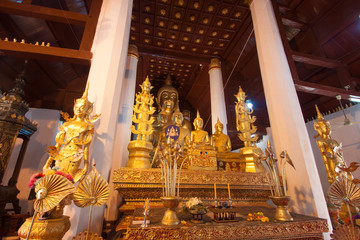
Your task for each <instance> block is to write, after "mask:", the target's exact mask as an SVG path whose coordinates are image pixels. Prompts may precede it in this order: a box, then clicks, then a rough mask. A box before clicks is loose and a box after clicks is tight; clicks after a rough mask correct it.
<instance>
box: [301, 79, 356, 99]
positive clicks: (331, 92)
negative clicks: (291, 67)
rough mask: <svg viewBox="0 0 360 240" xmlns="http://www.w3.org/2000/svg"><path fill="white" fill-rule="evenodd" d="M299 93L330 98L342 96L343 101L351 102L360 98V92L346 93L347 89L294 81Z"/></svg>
mask: <svg viewBox="0 0 360 240" xmlns="http://www.w3.org/2000/svg"><path fill="white" fill-rule="evenodd" d="M294 84H295V88H296V90H297V91H300V92H306V93H312V94H318V95H323V96H328V97H336V96H337V95H340V96H341V99H346V100H351V98H354V97H355V98H360V92H357V91H346V90H345V89H341V88H336V87H331V86H327V85H323V84H318V83H311V82H305V81H294Z"/></svg>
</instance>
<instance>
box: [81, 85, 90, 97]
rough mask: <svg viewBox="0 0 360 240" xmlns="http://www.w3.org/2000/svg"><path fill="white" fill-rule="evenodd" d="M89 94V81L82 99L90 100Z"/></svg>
mask: <svg viewBox="0 0 360 240" xmlns="http://www.w3.org/2000/svg"><path fill="white" fill-rule="evenodd" d="M88 93H89V81H87V82H86V87H85V91H84V93H83V95H82V97H81V98H82V99H86V100H88Z"/></svg>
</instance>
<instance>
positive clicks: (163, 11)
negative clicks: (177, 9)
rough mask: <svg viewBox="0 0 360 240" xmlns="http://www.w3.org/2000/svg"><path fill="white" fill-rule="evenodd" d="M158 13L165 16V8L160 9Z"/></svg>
mask: <svg viewBox="0 0 360 240" xmlns="http://www.w3.org/2000/svg"><path fill="white" fill-rule="evenodd" d="M160 14H161V15H162V16H165V15H166V10H165V9H163V8H162V9H160Z"/></svg>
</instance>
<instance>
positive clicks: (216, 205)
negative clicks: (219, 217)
mask: <svg viewBox="0 0 360 240" xmlns="http://www.w3.org/2000/svg"><path fill="white" fill-rule="evenodd" d="M214 200H215V208H218V207H219V201H218V199H217V198H215V199H214Z"/></svg>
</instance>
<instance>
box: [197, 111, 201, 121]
mask: <svg viewBox="0 0 360 240" xmlns="http://www.w3.org/2000/svg"><path fill="white" fill-rule="evenodd" d="M198 118H200V119H201V117H200V113H199V109H198V110H197V112H196V119H198Z"/></svg>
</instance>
